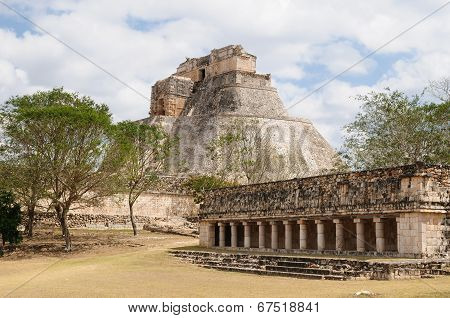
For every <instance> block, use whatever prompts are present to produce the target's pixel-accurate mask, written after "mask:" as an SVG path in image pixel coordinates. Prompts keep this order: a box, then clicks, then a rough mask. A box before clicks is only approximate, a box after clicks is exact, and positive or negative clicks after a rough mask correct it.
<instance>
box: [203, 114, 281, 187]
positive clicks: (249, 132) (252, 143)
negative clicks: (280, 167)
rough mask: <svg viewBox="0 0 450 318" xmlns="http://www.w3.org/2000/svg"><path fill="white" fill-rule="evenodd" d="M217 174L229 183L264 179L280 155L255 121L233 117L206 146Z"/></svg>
mask: <svg viewBox="0 0 450 318" xmlns="http://www.w3.org/2000/svg"><path fill="white" fill-rule="evenodd" d="M208 151H209V157H210V159H211V161H212V162H213V164H216V173H217V174H218V175H219V176H220V178H222V179H225V180H228V181H230V182H233V183H245V184H250V183H258V182H262V181H268V180H270V179H269V174H270V173H273V172H274V169H276V168H275V166H276V164H277V163H279V162H280V161H281V160H282V156H281V155H278V154H277V153H276V150H275V148H274V147H273V145H272V143H271V140H270V136H268V135H267V134H266V135H264V134H263V130H262V129H261V127H260V126H259V125H258V123H257V122H256V121H250V122H249V121H244V120H241V119H237V120H235V121H234V122H233V123H232V124H231V125H229V126H228V127H227V129H226V131H224V132H223V133H222V134H220V135H219V136H218V137H217V138H216V139H214V140H212V141H211V143H210V145H209V146H208Z"/></svg>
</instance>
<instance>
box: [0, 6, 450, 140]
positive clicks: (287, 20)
mask: <svg viewBox="0 0 450 318" xmlns="http://www.w3.org/2000/svg"><path fill="white" fill-rule="evenodd" d="M8 3H10V4H11V5H15V6H16V7H17V8H18V9H19V10H21V11H23V12H24V13H25V14H27V15H28V16H29V17H30V18H31V19H33V20H34V21H36V23H38V24H39V25H41V26H42V27H43V28H45V29H46V30H48V31H50V32H51V33H52V34H55V35H56V36H58V38H60V39H61V40H63V41H65V42H66V43H68V44H69V45H70V46H72V47H73V48H74V49H76V50H78V51H80V52H81V53H83V54H84V55H86V56H88V57H89V58H90V59H92V60H93V61H95V62H96V63H98V65H100V66H102V67H104V68H105V69H107V70H108V71H109V72H111V73H112V74H114V75H115V76H117V77H119V78H120V79H121V80H123V81H124V82H126V83H128V84H129V85H130V86H132V87H134V88H136V89H137V90H138V91H139V92H142V94H144V95H146V96H148V97H149V95H150V86H151V85H152V84H153V82H154V81H156V80H158V79H160V78H163V77H165V76H167V75H169V74H170V73H172V72H174V71H175V69H176V67H177V66H178V64H179V63H181V62H182V61H184V58H185V57H186V56H187V57H193V56H199V55H202V54H206V53H207V52H208V51H209V50H210V49H212V48H218V47H221V46H224V45H228V44H233V43H240V44H242V45H243V46H244V47H245V48H246V49H247V50H248V51H249V52H251V53H253V54H256V55H257V56H258V65H257V68H258V71H260V72H263V73H272V74H273V77H274V81H275V80H276V83H275V84H276V86H277V87H278V89H279V92H280V95H281V97H282V99H283V100H284V101H285V103H286V105H287V106H288V105H291V104H292V103H293V102H295V101H296V100H298V99H300V98H301V97H303V96H305V95H306V94H307V93H308V92H309V90H310V89H312V87H301V86H300V85H299V84H298V83H299V80H300V79H301V80H303V81H306V82H307V81H308V80H310V79H311V73H309V71H308V68H307V66H308V65H311V64H318V65H322V66H323V67H324V68H325V69H326V70H327V71H328V72H329V74H325V75H326V76H330V74H335V73H338V72H340V71H341V70H343V69H345V68H346V67H348V66H349V65H351V64H352V63H354V62H355V61H357V60H358V59H360V58H361V57H362V56H363V55H364V54H366V53H367V52H368V51H370V50H373V49H375V48H377V47H379V46H380V45H382V44H384V43H385V42H386V41H387V40H389V39H391V38H392V37H394V36H395V35H397V34H398V33H400V32H401V31H403V30H404V29H406V28H407V27H409V26H411V25H412V24H413V23H415V22H417V21H418V20H419V19H421V18H422V17H424V16H425V15H426V14H427V13H429V12H431V11H433V10H434V9H435V8H437V7H438V6H439V5H441V1H439V0H430V1H427V2H421V1H397V2H392V1H388V0H380V1H376V2H368V1H359V2H355V1H350V0H343V1H326V2H322V1H320V2H319V1H317V2H311V1H306V0H305V1H269V0H267V1H265V0H255V1H250V0H249V1H246V0H243V1H239V3H236V4H233V5H231V4H230V2H229V1H224V0H223V1H200V0H192V1H148V0H136V1H125V0H120V1H114V2H112V1H107V0H98V1H87V0H82V1H75V0H58V1H56V0H48V1H34V2H29V1H22V0H16V1H9V2H8ZM449 11H450V6H449V7H448V8H446V9H444V10H442V11H441V12H439V13H437V14H436V15H435V16H433V17H431V18H430V19H428V20H426V21H425V22H423V23H421V24H420V25H418V26H417V27H415V28H414V29H413V30H411V31H410V32H409V33H407V34H405V35H403V36H401V37H400V38H398V39H397V40H395V41H394V42H392V43H391V44H389V45H388V46H387V47H386V48H384V49H383V50H382V52H384V53H396V54H400V55H399V56H400V59H399V60H398V61H396V62H395V63H394V64H393V67H392V68H391V69H387V70H386V71H385V72H384V74H381V75H378V76H379V79H375V80H374V81H372V82H373V83H374V84H373V85H370V86H365V85H361V84H358V78H364V76H371V75H372V73H373V72H374V71H376V70H378V68H380V67H381V68H382V69H384V65H379V64H378V62H377V61H376V59H375V57H372V58H373V59H369V60H366V61H365V62H364V63H361V64H359V65H358V66H357V67H355V68H354V69H352V71H351V72H350V73H351V74H352V82H351V83H350V82H346V81H344V80H342V79H339V80H337V81H334V82H332V83H331V84H330V85H328V86H327V87H325V88H324V89H323V90H320V91H318V92H317V93H315V94H314V95H312V96H311V97H310V98H308V99H307V100H305V101H304V102H302V103H301V104H300V105H298V106H296V107H294V108H293V109H292V110H290V112H291V113H292V114H294V115H298V116H302V117H307V118H310V119H311V120H312V121H313V122H314V123H315V124H316V125H317V127H318V128H319V130H320V131H321V132H322V133H323V134H324V135H325V136H326V137H327V139H329V140H330V142H332V144H333V145H335V146H338V145H339V143H340V135H341V133H340V127H341V126H342V125H343V124H345V123H346V122H348V121H350V120H351V119H352V118H353V116H354V114H355V112H356V111H357V108H358V105H357V104H356V103H355V101H353V100H352V99H350V98H349V97H351V96H355V95H356V94H358V93H361V92H365V91H368V90H370V89H380V88H383V87H385V86H390V87H391V88H399V89H402V90H405V91H408V92H420V91H421V89H422V88H423V86H424V85H426V84H427V82H428V80H432V79H436V78H438V77H441V76H448V70H450V61H449V56H450V42H449V41H447V40H446V39H448V38H450V24H449V23H447V21H448V20H449ZM49 12H50V13H49ZM5 14H7V15H8V19H11V18H14V15H13V14H11V12H8V11H7V10H6V9H5V8H4V7H2V6H0V18H1V17H2V16H5ZM130 18H132V19H133V18H134V19H139V20H140V21H146V22H147V28H145V29H143V30H136V29H133V28H132V27H130V26H129V25H128V24H127V20H128V19H130ZM17 21H20V18H17ZM9 29H10V28H9ZM33 31H34V32H26V33H25V34H23V35H20V36H19V35H16V34H14V33H12V32H10V31H7V30H6V27H5V28H3V29H1V28H0V61H1V62H0V99H2V100H4V99H6V98H8V97H9V96H11V95H15V94H22V93H24V92H32V91H34V90H37V89H48V88H51V87H55V86H64V87H65V88H66V89H69V90H73V91H79V92H80V93H82V94H86V95H91V96H92V97H93V98H95V99H96V100H98V101H99V102H106V103H108V105H109V106H110V108H111V110H112V112H113V113H114V116H115V118H116V119H117V120H121V119H137V118H141V117H145V116H147V113H148V107H149V102H148V101H147V100H146V99H144V98H142V97H141V96H139V95H137V94H135V93H134V92H133V91H131V90H129V89H127V88H126V87H124V86H123V85H121V84H120V83H118V82H117V81H115V80H114V79H112V78H111V77H110V76H109V75H107V74H105V73H103V72H102V71H100V70H99V69H97V68H96V67H94V66H93V65H92V64H90V63H88V62H87V61H85V60H83V59H81V58H80V57H79V56H77V55H76V54H74V53H73V52H71V51H70V50H68V49H67V48H65V47H64V46H62V45H61V44H59V43H58V42H56V41H55V40H54V39H52V38H51V37H49V36H48V35H43V34H39V33H36V32H35V31H36V30H33ZM355 44H357V47H356V46H355ZM361 48H363V51H364V52H362V50H361ZM402 53H409V55H408V56H409V57H408V58H407V59H406V58H401V56H402V55H401V54H402ZM411 56H412V57H411ZM317 84H319V83H317ZM313 86H314V85H313Z"/></svg>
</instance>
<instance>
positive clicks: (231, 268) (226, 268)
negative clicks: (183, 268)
mask: <svg viewBox="0 0 450 318" xmlns="http://www.w3.org/2000/svg"><path fill="white" fill-rule="evenodd" d="M200 266H201V267H203V268H210V269H217V270H223V271H230V272H240V273H250V274H259V275H270V276H287V277H295V278H303V279H326V280H346V279H347V278H346V277H345V276H344V275H319V274H310V273H294V272H287V271H284V272H283V271H272V270H264V269H254V268H244V267H235V266H223V265H222V266H217V265H216V266H211V265H200Z"/></svg>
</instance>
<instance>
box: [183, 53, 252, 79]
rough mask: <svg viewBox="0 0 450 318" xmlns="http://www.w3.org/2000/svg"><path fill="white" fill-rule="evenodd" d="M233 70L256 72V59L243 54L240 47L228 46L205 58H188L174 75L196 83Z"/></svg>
mask: <svg viewBox="0 0 450 318" xmlns="http://www.w3.org/2000/svg"><path fill="white" fill-rule="evenodd" d="M235 70H238V71H243V72H250V73H254V72H255V71H256V57H255V56H254V55H251V54H248V53H247V52H245V51H244V49H243V48H242V46H240V45H229V46H226V47H223V48H220V49H215V50H212V51H211V53H210V54H209V55H207V56H202V57H199V58H189V59H187V60H186V62H184V63H181V64H180V66H178V68H177V72H176V75H178V76H183V77H187V78H190V79H191V80H192V81H194V82H197V81H201V80H203V79H205V78H211V77H214V76H217V75H220V74H224V73H227V72H230V71H235Z"/></svg>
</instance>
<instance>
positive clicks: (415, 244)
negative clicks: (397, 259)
mask: <svg viewBox="0 0 450 318" xmlns="http://www.w3.org/2000/svg"><path fill="white" fill-rule="evenodd" d="M446 221H447V220H446V218H445V216H443V215H442V214H433V213H401V214H400V216H399V217H398V218H397V237H398V241H399V245H398V246H399V253H400V254H403V255H408V254H409V255H410V254H417V253H420V254H422V255H424V256H429V255H439V254H440V255H442V254H445V252H446V251H448V240H447V238H446V237H445V234H446V228H447V225H446Z"/></svg>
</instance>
